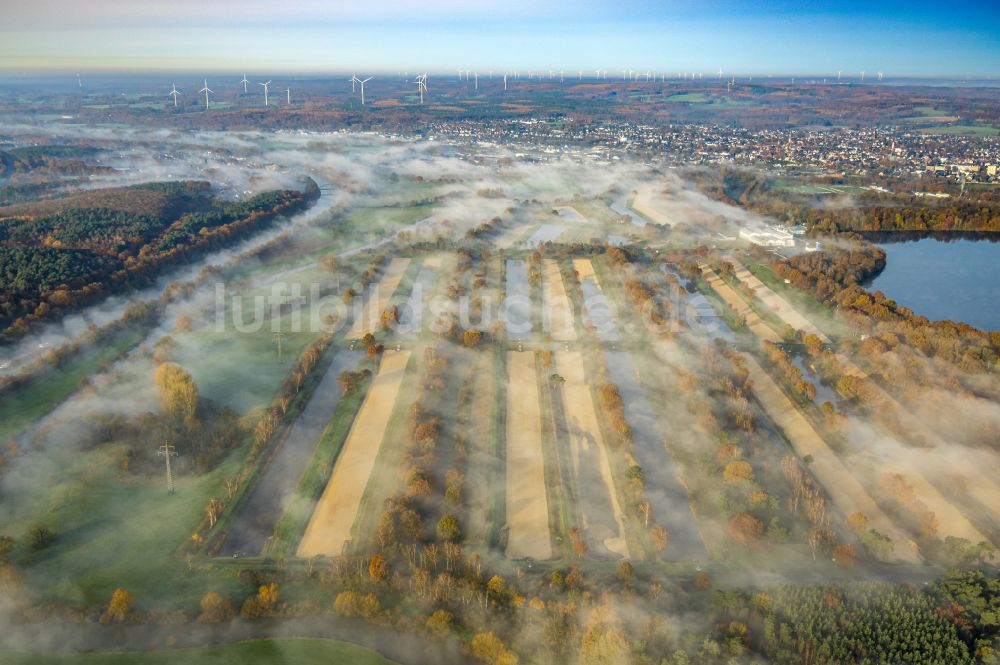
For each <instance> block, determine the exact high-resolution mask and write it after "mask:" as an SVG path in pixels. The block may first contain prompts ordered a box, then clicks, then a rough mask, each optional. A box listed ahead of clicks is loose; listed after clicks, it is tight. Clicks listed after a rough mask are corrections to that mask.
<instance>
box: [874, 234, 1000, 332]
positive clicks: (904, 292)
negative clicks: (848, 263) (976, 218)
mask: <svg viewBox="0 0 1000 665" xmlns="http://www.w3.org/2000/svg"><path fill="white" fill-rule="evenodd" d="M879 246H880V247H882V249H884V250H885V252H886V266H885V270H883V271H882V272H881V273H880V274H879V275H878V276H877V277H876V278H875V279H874V280H872V281H871V282H870V283H869V284H867V285H866V286H867V287H868V289H869V290H871V291H881V292H882V293H884V294H885V295H886V296H887V297H889V298H892V299H893V300H895V301H896V302H898V303H899V304H900V305H903V306H905V307H909V308H910V309H912V310H913V311H914V313H916V314H919V315H923V316H926V317H927V318H929V319H951V320H952V321H962V322H964V323H968V324H969V325H972V326H975V327H977V328H980V329H983V330H1000V243H997V242H991V241H989V240H969V239H956V240H939V239H937V238H931V237H923V238H920V239H919V240H912V241H898V242H897V241H893V242H880V243H879Z"/></svg>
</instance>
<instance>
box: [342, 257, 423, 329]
mask: <svg viewBox="0 0 1000 665" xmlns="http://www.w3.org/2000/svg"><path fill="white" fill-rule="evenodd" d="M409 265H410V259H393V260H392V263H390V264H389V267H388V268H386V271H385V274H384V275H383V276H382V279H381V280H379V283H378V291H376V292H375V295H377V296H378V298H372V297H371V295H370V294H369V296H368V298H367V300H366V301H365V306H364V307H363V308H362V310H363V311H362V314H361V318H360V319H358V320H357V321H355V322H354V325H353V326H352V327H351V331H350V332H349V333H347V339H361V338H362V337H364V336H365V335H366V334H368V333H374V332H375V331H376V330H378V326H379V323H381V319H382V312H384V311H385V308H386V307H388V306H389V300H390V299H391V298H392V294H393V293H395V292H396V287H397V286H399V282H400V281H401V280H402V279H403V274H404V273H406V268H407V267H408V266H409Z"/></svg>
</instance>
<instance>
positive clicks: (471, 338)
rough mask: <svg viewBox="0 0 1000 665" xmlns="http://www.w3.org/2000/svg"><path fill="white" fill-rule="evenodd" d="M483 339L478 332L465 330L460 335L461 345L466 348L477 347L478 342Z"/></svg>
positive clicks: (481, 334)
mask: <svg viewBox="0 0 1000 665" xmlns="http://www.w3.org/2000/svg"><path fill="white" fill-rule="evenodd" d="M482 339H483V333H481V332H479V331H478V330H466V331H465V332H464V333H462V344H464V345H465V346H466V347H468V348H470V349H471V348H474V347H476V346H479V342H480V341H482Z"/></svg>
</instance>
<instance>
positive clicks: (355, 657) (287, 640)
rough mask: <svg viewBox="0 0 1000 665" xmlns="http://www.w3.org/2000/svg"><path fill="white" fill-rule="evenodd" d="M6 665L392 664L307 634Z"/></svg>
mask: <svg viewBox="0 0 1000 665" xmlns="http://www.w3.org/2000/svg"><path fill="white" fill-rule="evenodd" d="M0 661H2V662H3V663H5V665H174V664H175V663H184V664H185V665H243V664H244V663H254V664H255V665H268V664H273V665H285V664H286V663H294V665H391V664H392V663H393V662H395V661H391V660H389V659H388V658H385V657H384V656H382V655H380V654H378V653H376V652H374V651H372V650H370V649H367V648H365V647H363V646H360V645H357V644H351V643H350V642H341V641H339V640H327V639H318V638H307V637H284V638H273V639H257V640H247V641H245V642H233V643H231V644H219V645H212V646H205V647H192V648H186V649H171V650H163V651H146V652H119V653H113V652H106V653H86V654H45V653H25V652H19V651H0Z"/></svg>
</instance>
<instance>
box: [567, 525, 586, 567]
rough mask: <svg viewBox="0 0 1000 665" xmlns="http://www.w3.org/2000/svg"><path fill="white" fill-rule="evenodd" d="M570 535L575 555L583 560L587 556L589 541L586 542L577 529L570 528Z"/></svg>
mask: <svg viewBox="0 0 1000 665" xmlns="http://www.w3.org/2000/svg"><path fill="white" fill-rule="evenodd" d="M568 533H569V540H570V543H571V545H572V548H573V555H574V556H576V557H578V558H581V559H582V558H583V557H585V556H587V541H586V540H584V538H583V534H581V533H580V530H579V529H577V528H576V527H570V528H569V531H568Z"/></svg>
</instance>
